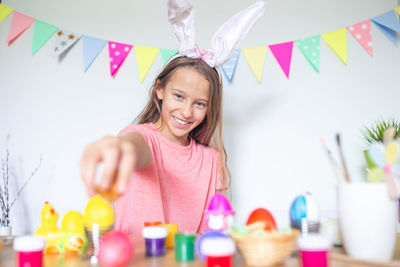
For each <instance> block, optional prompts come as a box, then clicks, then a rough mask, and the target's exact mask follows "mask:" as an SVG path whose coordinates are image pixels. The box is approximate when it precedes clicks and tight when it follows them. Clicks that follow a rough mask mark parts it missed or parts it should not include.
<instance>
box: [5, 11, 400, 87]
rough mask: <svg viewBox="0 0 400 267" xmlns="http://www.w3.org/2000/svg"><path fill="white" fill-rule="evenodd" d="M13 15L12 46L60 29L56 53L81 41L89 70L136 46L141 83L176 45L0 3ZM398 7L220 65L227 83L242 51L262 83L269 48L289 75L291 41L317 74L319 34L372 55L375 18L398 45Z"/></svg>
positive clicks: (37, 42) (247, 51) (35, 47)
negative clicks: (63, 24)
mask: <svg viewBox="0 0 400 267" xmlns="http://www.w3.org/2000/svg"><path fill="white" fill-rule="evenodd" d="M11 14H12V21H11V26H10V29H9V33H8V38H7V43H8V45H9V46H10V45H11V44H12V43H13V42H14V41H15V40H16V39H17V38H18V37H19V36H21V35H22V34H23V33H24V32H25V30H26V29H28V28H29V27H30V26H31V25H34V34H33V40H32V56H34V55H35V54H36V53H37V52H38V51H39V50H40V48H41V47H42V46H43V45H44V44H46V43H47V41H48V40H49V39H50V38H51V37H52V36H53V35H54V34H56V38H55V45H54V55H55V56H61V55H66V54H67V53H68V51H69V50H70V49H72V47H73V46H74V44H75V43H76V42H78V41H79V40H80V39H82V40H83V70H84V71H85V72H86V71H87V70H88V69H89V67H90V66H91V64H92V63H93V62H94V60H95V59H96V57H97V55H98V54H99V53H100V52H101V51H102V50H103V49H104V47H105V46H106V45H107V46H108V51H109V64H110V73H111V76H115V74H116V73H117V71H118V69H119V68H120V67H121V66H122V63H123V62H124V61H125V59H126V57H127V56H128V55H129V53H130V52H131V50H132V48H133V50H134V52H135V56H136V63H137V66H138V71H139V77H140V82H143V80H144V79H145V77H146V75H147V73H148V71H149V70H150V68H151V66H152V65H153V63H154V60H155V59H156V57H157V55H158V54H161V58H162V60H163V64H164V65H165V64H166V63H167V62H168V60H169V59H170V58H171V57H172V56H173V55H175V54H176V53H177V52H178V50H177V49H165V48H156V47H146V46H139V45H132V44H126V43H119V42H115V41H110V40H103V39H99V38H95V37H92V36H88V35H82V34H79V33H77V32H71V31H69V30H66V29H62V28H59V27H57V26H55V25H51V24H49V23H46V22H44V21H41V20H38V19H35V18H32V17H30V16H28V15H25V14H23V13H21V12H18V11H16V10H13V9H12V8H10V7H8V6H6V5H3V4H0V22H1V21H3V20H4V19H5V18H6V17H8V16H9V15H11ZM399 16H400V6H398V7H396V8H394V9H392V10H390V11H388V12H385V13H383V14H380V15H378V16H376V17H373V18H370V19H366V20H364V21H361V22H359V23H356V24H354V25H349V26H347V27H344V28H341V29H338V30H335V31H331V32H327V33H323V34H320V35H315V36H311V37H307V38H304V39H301V40H294V41H290V42H284V43H278V44H271V45H264V46H258V47H250V48H242V49H236V50H235V51H234V53H233V56H232V58H231V59H230V60H229V61H228V62H226V63H225V64H224V65H222V67H221V69H222V72H223V73H224V76H225V78H226V79H227V80H228V82H229V83H231V82H232V80H233V77H234V74H235V70H236V65H237V62H238V59H239V56H240V54H243V55H244V57H245V59H246V61H247V63H248V65H249V66H250V69H251V70H252V72H253V74H254V76H255V77H256V79H257V81H258V82H259V83H261V82H262V76H263V72H264V64H265V58H266V54H267V50H268V49H269V50H270V51H271V53H272V55H273V56H274V57H275V59H276V61H277V62H278V64H279V66H280V67H281V69H282V71H283V73H284V75H285V76H286V77H287V79H289V75H290V65H291V62H292V52H293V46H294V45H296V46H297V48H298V49H299V50H300V51H301V53H302V54H303V55H304V57H305V58H306V59H307V61H308V62H309V63H310V65H311V67H312V68H313V69H314V70H315V71H316V72H317V73H318V72H319V63H320V40H321V38H322V39H323V40H324V41H325V42H326V43H327V44H328V46H329V47H330V48H331V49H332V50H333V52H334V53H335V54H336V55H337V57H338V58H339V59H340V60H341V61H342V62H343V63H344V64H345V65H347V39H346V32H348V33H350V34H351V35H352V36H353V37H354V39H355V40H356V41H357V42H358V43H359V44H360V45H361V47H363V48H364V50H365V51H366V52H367V53H368V54H369V55H370V56H371V57H372V56H373V42H372V36H371V21H372V22H373V23H374V25H376V27H377V28H378V29H379V30H380V31H381V32H382V33H383V34H384V35H385V36H386V37H387V39H388V40H389V41H390V42H392V43H393V44H394V45H395V46H397V42H398V40H397V33H400V23H399Z"/></svg>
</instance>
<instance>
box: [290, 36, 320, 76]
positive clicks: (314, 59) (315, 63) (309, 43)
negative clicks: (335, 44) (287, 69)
mask: <svg viewBox="0 0 400 267" xmlns="http://www.w3.org/2000/svg"><path fill="white" fill-rule="evenodd" d="M320 39H321V38H320V36H319V35H316V36H312V37H308V38H304V39H302V40H297V41H296V45H297V47H298V48H299V49H300V51H301V52H302V53H303V55H304V56H305V57H306V59H307V60H308V62H309V63H310V64H311V66H312V67H313V68H314V70H315V71H316V72H319V51H320V50H319V44H320Z"/></svg>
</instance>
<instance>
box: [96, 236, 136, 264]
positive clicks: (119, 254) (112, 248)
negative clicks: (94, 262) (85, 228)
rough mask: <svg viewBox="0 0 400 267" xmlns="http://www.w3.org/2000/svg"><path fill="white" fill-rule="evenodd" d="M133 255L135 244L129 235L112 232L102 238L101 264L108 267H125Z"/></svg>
mask: <svg viewBox="0 0 400 267" xmlns="http://www.w3.org/2000/svg"><path fill="white" fill-rule="evenodd" d="M132 254H133V244H132V241H131V239H130V238H129V236H128V235H127V234H124V233H122V232H120V231H111V232H108V233H107V234H105V235H103V236H102V237H101V238H100V243H99V257H98V258H99V262H100V264H101V265H103V266H107V267H122V266H125V265H126V264H127V263H128V262H129V260H130V258H131V257H132Z"/></svg>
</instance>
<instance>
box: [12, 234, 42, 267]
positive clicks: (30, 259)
mask: <svg viewBox="0 0 400 267" xmlns="http://www.w3.org/2000/svg"><path fill="white" fill-rule="evenodd" d="M45 247H46V240H45V239H44V238H42V237H38V236H20V237H16V238H15V240H14V250H15V253H16V266H17V267H26V266H30V267H41V266H42V262H43V250H44V248H45Z"/></svg>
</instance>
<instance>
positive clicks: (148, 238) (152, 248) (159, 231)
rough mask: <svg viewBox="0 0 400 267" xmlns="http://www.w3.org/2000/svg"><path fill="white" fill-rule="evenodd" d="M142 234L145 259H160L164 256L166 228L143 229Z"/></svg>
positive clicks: (149, 227)
mask: <svg viewBox="0 0 400 267" xmlns="http://www.w3.org/2000/svg"><path fill="white" fill-rule="evenodd" d="M142 234H143V237H144V239H145V244H146V256H147V257H160V256H164V255H165V240H166V238H167V236H168V229H167V228H166V227H163V226H148V227H144V228H143V232H142Z"/></svg>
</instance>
